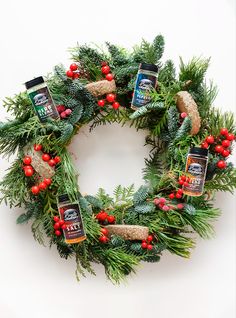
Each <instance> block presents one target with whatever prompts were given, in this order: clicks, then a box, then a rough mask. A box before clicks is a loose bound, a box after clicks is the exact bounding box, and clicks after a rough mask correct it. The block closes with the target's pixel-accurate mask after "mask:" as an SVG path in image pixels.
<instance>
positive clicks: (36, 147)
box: [34, 144, 43, 151]
mask: <svg viewBox="0 0 236 318" xmlns="http://www.w3.org/2000/svg"><path fill="white" fill-rule="evenodd" d="M42 148H43V146H42V145H37V144H35V145H34V150H35V151H40V150H42Z"/></svg>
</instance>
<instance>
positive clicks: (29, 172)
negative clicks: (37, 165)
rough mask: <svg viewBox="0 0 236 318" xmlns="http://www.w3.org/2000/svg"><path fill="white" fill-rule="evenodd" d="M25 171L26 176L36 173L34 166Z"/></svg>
mask: <svg viewBox="0 0 236 318" xmlns="http://www.w3.org/2000/svg"><path fill="white" fill-rule="evenodd" d="M24 172H25V176H26V177H32V175H33V174H34V170H33V169H32V168H28V169H24Z"/></svg>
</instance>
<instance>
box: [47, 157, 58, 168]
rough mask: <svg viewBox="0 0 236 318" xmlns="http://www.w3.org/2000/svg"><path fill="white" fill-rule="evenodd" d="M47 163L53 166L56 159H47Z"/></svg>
mask: <svg viewBox="0 0 236 318" xmlns="http://www.w3.org/2000/svg"><path fill="white" fill-rule="evenodd" d="M48 164H49V166H51V167H54V166H55V165H56V164H57V163H56V161H55V160H54V159H50V160H49V161H48Z"/></svg>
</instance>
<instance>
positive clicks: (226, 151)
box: [221, 149, 230, 157]
mask: <svg viewBox="0 0 236 318" xmlns="http://www.w3.org/2000/svg"><path fill="white" fill-rule="evenodd" d="M221 155H222V156H223V157H228V156H229V155H230V152H229V151H228V150H226V149H224V150H223V151H222V153H221Z"/></svg>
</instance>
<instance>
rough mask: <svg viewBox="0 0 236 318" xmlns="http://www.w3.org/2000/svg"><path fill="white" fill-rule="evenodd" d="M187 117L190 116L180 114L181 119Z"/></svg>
mask: <svg viewBox="0 0 236 318" xmlns="http://www.w3.org/2000/svg"><path fill="white" fill-rule="evenodd" d="M187 116H188V114H187V113H185V112H183V113H181V114H180V117H181V118H185V117H187Z"/></svg>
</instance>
